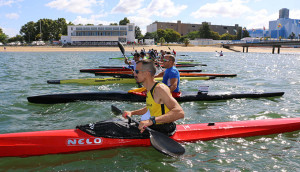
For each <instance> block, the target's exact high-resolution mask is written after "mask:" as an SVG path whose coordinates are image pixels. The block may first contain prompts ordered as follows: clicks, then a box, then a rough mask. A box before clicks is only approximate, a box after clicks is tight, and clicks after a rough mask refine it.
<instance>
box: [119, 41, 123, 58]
mask: <svg viewBox="0 0 300 172" xmlns="http://www.w3.org/2000/svg"><path fill="white" fill-rule="evenodd" d="M118 46H119V48H120V50H121V52H122V54H123V55H124V56H125V49H124V47H123V45H122V44H121V42H120V41H118Z"/></svg>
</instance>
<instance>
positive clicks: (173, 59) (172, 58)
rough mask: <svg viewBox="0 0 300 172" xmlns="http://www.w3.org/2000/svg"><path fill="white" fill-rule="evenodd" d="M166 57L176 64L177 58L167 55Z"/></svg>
mask: <svg viewBox="0 0 300 172" xmlns="http://www.w3.org/2000/svg"><path fill="white" fill-rule="evenodd" d="M164 57H169V59H170V60H171V61H173V62H175V57H174V56H173V55H172V54H166V55H165V56H164Z"/></svg>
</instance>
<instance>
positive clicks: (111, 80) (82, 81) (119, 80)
mask: <svg viewBox="0 0 300 172" xmlns="http://www.w3.org/2000/svg"><path fill="white" fill-rule="evenodd" d="M214 78H215V77H213V76H202V77H201V76H199V77H181V78H180V79H181V80H188V81H192V80H209V79H214ZM155 80H157V81H162V80H163V78H155ZM47 83H48V84H85V85H105V84H136V80H135V79H134V78H83V79H66V80H47Z"/></svg>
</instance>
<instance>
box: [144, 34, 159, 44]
mask: <svg viewBox="0 0 300 172" xmlns="http://www.w3.org/2000/svg"><path fill="white" fill-rule="evenodd" d="M144 39H154V41H156V42H157V41H158V35H157V32H147V33H146V34H145V36H144Z"/></svg>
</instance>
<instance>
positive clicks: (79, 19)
mask: <svg viewBox="0 0 300 172" xmlns="http://www.w3.org/2000/svg"><path fill="white" fill-rule="evenodd" d="M72 23H74V24H76V25H78V24H83V25H85V24H94V25H99V24H103V25H109V24H110V23H115V21H103V20H98V18H97V17H95V16H92V17H91V18H85V17H81V16H77V17H76V19H75V20H73V22H72Z"/></svg>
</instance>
